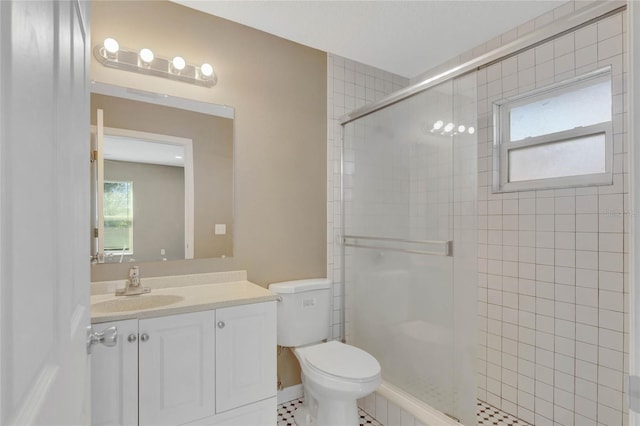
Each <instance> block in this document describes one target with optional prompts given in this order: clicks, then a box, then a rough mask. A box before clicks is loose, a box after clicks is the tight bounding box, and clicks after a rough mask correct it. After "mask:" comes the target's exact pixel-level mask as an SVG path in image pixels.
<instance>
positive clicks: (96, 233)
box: [85, 228, 100, 238]
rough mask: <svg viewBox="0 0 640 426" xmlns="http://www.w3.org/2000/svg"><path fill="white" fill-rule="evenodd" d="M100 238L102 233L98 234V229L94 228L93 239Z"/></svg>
mask: <svg viewBox="0 0 640 426" xmlns="http://www.w3.org/2000/svg"><path fill="white" fill-rule="evenodd" d="M85 232H87V231H85ZM99 236H100V233H99V232H98V228H93V238H98V237H99Z"/></svg>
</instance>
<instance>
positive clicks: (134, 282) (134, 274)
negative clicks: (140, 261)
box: [116, 266, 151, 296]
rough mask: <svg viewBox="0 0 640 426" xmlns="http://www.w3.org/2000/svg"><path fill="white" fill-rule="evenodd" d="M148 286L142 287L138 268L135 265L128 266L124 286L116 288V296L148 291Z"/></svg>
mask: <svg viewBox="0 0 640 426" xmlns="http://www.w3.org/2000/svg"><path fill="white" fill-rule="evenodd" d="M150 291H151V289H150V288H149V287H143V286H142V283H141V282H140V269H139V267H137V266H132V267H131V268H129V278H128V279H127V285H126V287H125V288H120V289H117V290H116V296H134V295H136V294H143V293H149V292H150Z"/></svg>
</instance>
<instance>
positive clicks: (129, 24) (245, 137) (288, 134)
mask: <svg viewBox="0 0 640 426" xmlns="http://www.w3.org/2000/svg"><path fill="white" fill-rule="evenodd" d="M91 7H92V14H91V15H92V16H91V18H92V21H91V38H92V40H93V43H100V42H101V41H102V40H103V39H104V38H106V37H108V36H110V37H115V38H116V39H117V40H119V42H120V44H121V46H123V47H131V48H141V47H148V48H150V49H152V50H153V51H154V52H156V54H157V55H160V56H165V57H169V56H173V55H176V54H180V55H182V56H184V57H185V58H187V60H188V61H190V62H200V61H202V62H205V61H209V62H211V63H212V64H213V66H214V67H215V69H216V73H217V75H218V84H217V85H216V86H214V87H213V88H202V87H197V86H191V85H189V84H186V83H181V82H174V81H170V80H166V79H162V78H158V77H151V76H144V75H138V74H135V73H131V72H126V71H119V70H114V69H109V68H106V67H103V66H102V65H100V64H99V63H97V61H96V60H95V59H92V63H91V78H92V79H93V80H96V81H100V82H104V83H110V84H115V85H119V86H127V87H134V88H137V89H141V90H148V91H153V92H162V93H167V94H170V95H174V96H180V97H186V98H193V99H197V100H201V101H206V102H214V103H218V104H226V105H230V106H233V107H234V108H235V111H236V116H235V123H234V125H235V129H234V130H235V131H234V133H235V167H236V169H235V230H234V232H235V239H234V256H233V257H232V258H227V259H195V260H189V261H172V262H157V263H145V264H142V265H141V266H140V271H141V274H142V277H143V278H144V277H145V276H147V277H149V276H159V275H176V274H188V273H198V272H209V271H224V270H233V269H246V270H247V272H248V275H249V279H250V280H251V281H253V282H255V283H257V284H260V285H262V286H266V285H267V284H268V283H270V282H275V281H280V280H289V279H298V278H310V277H324V276H326V250H327V249H326V238H327V216H326V209H327V206H326V193H327V187H326V182H327V180H326V179H327V161H326V160H327V148H326V141H327V57H326V54H325V53H324V52H321V51H318V50H314V49H311V48H308V47H305V46H302V45H299V44H296V43H292V42H289V41H286V40H283V39H280V38H277V37H274V36H271V35H268V34H265V33H262V32H260V31H256V30H253V29H250V28H247V27H244V26H241V25H238V24H235V23H232V22H229V21H226V20H223V19H220V18H217V17H213V16H210V15H206V14H203V13H201V12H197V11H194V10H191V9H188V8H185V7H183V6H180V5H176V4H173V3H169V2H165V1H153V2H150V1H141V2H131V1H119V2H106V1H94V2H92V4H91ZM127 267H128V265H118V266H113V265H109V266H105V265H96V266H94V267H93V268H92V280H93V281H98V280H105V279H120V278H125V277H126V272H127ZM284 352H285V353H288V351H284ZM296 370H297V366H296V364H295V362H292V361H291V358H288V359H284V360H283V359H282V357H280V358H279V374H280V377H281V379H282V381H283V384H284V385H285V386H289V385H291V384H294V383H297V382H298V381H299V377H298V374H297V371H296Z"/></svg>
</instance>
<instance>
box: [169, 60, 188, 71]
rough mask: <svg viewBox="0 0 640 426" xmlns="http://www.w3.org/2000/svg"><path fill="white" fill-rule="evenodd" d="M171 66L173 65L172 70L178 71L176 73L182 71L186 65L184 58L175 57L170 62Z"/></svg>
mask: <svg viewBox="0 0 640 426" xmlns="http://www.w3.org/2000/svg"><path fill="white" fill-rule="evenodd" d="M171 65H173V68H174V69H176V70H178V71H182V70H183V69H184V67H185V66H186V65H187V63H186V62H185V61H184V58H183V57H181V56H176V57H175V58H173V60H172V61H171Z"/></svg>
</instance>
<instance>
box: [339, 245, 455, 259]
mask: <svg viewBox="0 0 640 426" xmlns="http://www.w3.org/2000/svg"><path fill="white" fill-rule="evenodd" d="M344 246H345V247H356V248H364V249H370V250H380V251H397V252H400V253H410V254H420V255H423V256H445V257H450V256H451V255H450V254H449V253H448V252H442V253H441V252H438V251H427V250H410V249H402V248H395V247H380V246H368V245H365V244H350V243H345V244H344Z"/></svg>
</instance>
